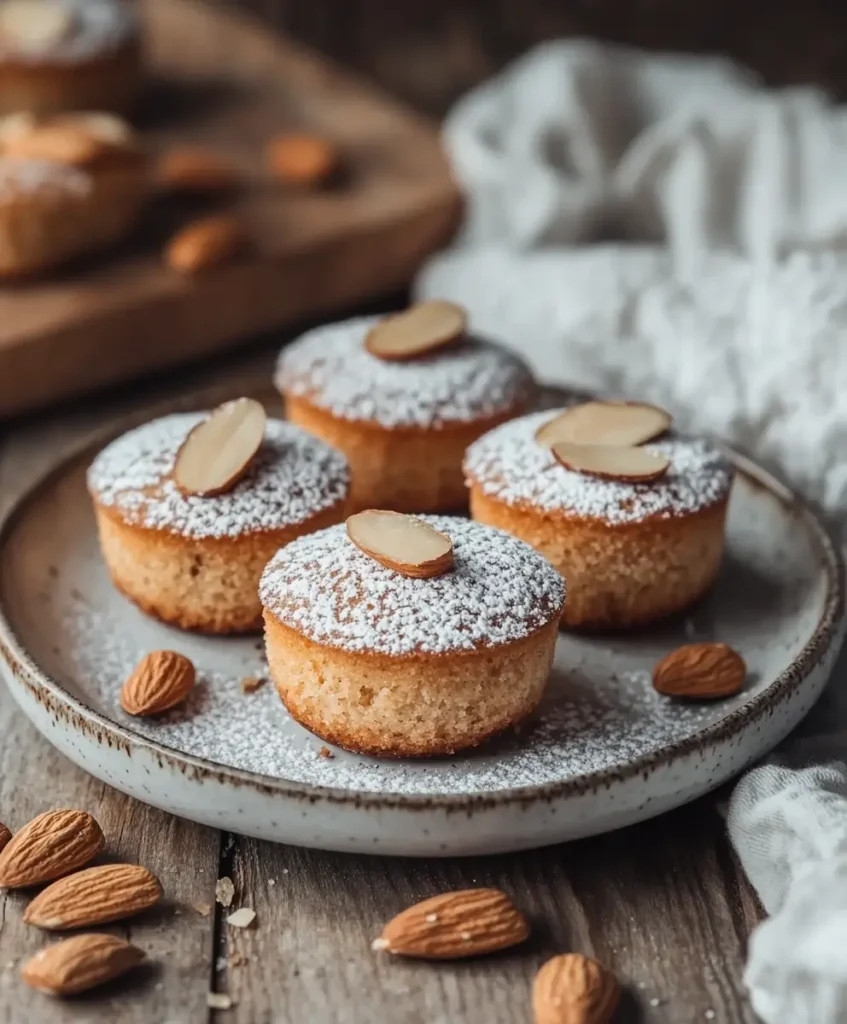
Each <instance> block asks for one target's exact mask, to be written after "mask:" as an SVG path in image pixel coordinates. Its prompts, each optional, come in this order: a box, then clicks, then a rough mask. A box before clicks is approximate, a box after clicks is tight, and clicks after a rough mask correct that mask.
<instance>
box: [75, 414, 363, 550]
mask: <svg viewBox="0 0 847 1024" xmlns="http://www.w3.org/2000/svg"><path fill="white" fill-rule="evenodd" d="M206 415H207V414H206V413H177V414H174V415H171V416H164V417H162V418H161V419H157V420H153V421H152V422H151V423H145V424H144V425H143V426H141V427H137V428H136V429H135V430H131V431H129V432H128V433H126V434H124V435H122V436H121V437H119V438H118V439H117V440H115V441H113V442H112V443H111V444H110V445H108V446H107V447H106V448H104V449H103V451H102V452H100V454H99V455H98V456H97V457H96V458H95V460H94V462H93V463H92V464H91V468H90V470H89V472H88V486H89V489H90V490H91V492H92V494H94V495H95V496H96V498H97V501H98V502H99V503H100V504H101V505H103V506H105V507H107V508H112V509H115V510H116V511H117V512H119V513H120V515H121V516H122V517H123V518H124V519H125V520H127V521H129V522H132V523H135V524H136V525H139V526H144V527H147V528H148V529H159V530H167V531H169V532H171V533H179V534H181V535H183V536H185V537H194V538H208V537H237V536H241V535H243V534H245V533H253V532H258V531H261V530H278V529H282V528H284V527H287V526H294V525H296V524H297V523H302V522H305V521H306V520H308V519H311V518H312V517H313V516H315V515H316V514H317V513H318V512H321V511H323V510H325V509H327V508H330V507H332V506H333V505H336V504H337V503H338V502H340V501H342V500H344V499H345V498H346V496H347V489H348V484H349V469H348V466H347V460H346V459H345V458H344V456H343V455H341V454H340V453H339V452H337V451H335V449H333V448H330V447H329V445H326V444H324V443H323V441H320V440H318V438H316V437H313V436H312V435H311V434H307V433H306V431H304V430H300V429H299V427H295V426H294V425H293V424H291V423H285V422H284V421H283V420H275V419H269V420H268V421H267V424H266V426H265V440H264V442H263V444H262V447H261V448H260V449H259V451H258V453H257V455H256V456H255V458H254V459H253V462H252V463H251V465H250V467H249V469H248V470H247V472H246V473H245V474H244V476H243V477H242V478H241V479H240V480H239V481H238V483H237V484H236V485H235V486H234V487H233V488H232V489H231V490H230V491H227V493H226V494H219V495H217V496H215V497H211V498H201V497H196V496H193V495H192V496H185V495H183V494H181V493H180V492H179V490H177V487H176V485H175V484H174V482H173V480H172V479H171V478H170V474H171V471H172V470H173V466H174V459H175V458H176V454H177V452H178V450H179V448H180V446H181V445H182V442H183V441H184V440H185V438H186V436H187V434H188V432H189V431H190V430H191V428H192V427H194V426H196V424H198V423H199V422H201V420H203V419H204V417H205V416H206Z"/></svg>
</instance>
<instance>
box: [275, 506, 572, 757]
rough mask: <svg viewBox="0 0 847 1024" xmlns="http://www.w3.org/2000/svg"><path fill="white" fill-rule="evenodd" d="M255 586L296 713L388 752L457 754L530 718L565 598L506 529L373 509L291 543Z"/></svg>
mask: <svg viewBox="0 0 847 1024" xmlns="http://www.w3.org/2000/svg"><path fill="white" fill-rule="evenodd" d="M259 593H260V596H261V599H262V605H263V606H264V615H265V644H266V649H267V657H268V663H269V665H270V672H271V677H272V678H273V680H274V682H275V684H276V687H277V690H278V691H279V695H280V697H281V698H282V700H283V702H284V704H285V705H286V707H287V708H288V710H289V712H290V713H291V715H292V716H293V717H294V718H295V719H297V721H299V722H300V723H302V724H303V725H305V726H306V727H307V728H308V729H311V730H312V731H313V732H315V733H317V734H318V735H319V736H321V737H323V738H324V739H326V740H328V741H330V742H331V743H337V744H339V745H340V746H342V747H346V748H347V749H348V750H354V751H359V752H362V753H369V754H378V755H384V756H389V757H407V756H408V757H417V756H427V755H435V754H451V753H454V752H455V751H457V750H462V749H463V748H466V747H472V746H475V745H476V744H479V743H482V742H483V740H485V739H486V738H488V737H489V736H492V735H494V734H495V733H497V732H500V731H501V730H503V729H505V728H507V727H508V726H510V725H513V724H514V723H516V722H519V721H520V720H521V719H523V718H525V717H526V716H527V715H528V714H530V712H531V711H532V710H533V709H534V708H535V707H536V705H537V704H538V702H539V700H540V699H541V694H542V692H543V690H544V686H545V683H546V681H547V677H548V675H549V672H550V667H551V664H552V661H553V653H554V649H555V645H556V635H557V632H558V621H559V617H560V615H561V612H562V605H563V603H564V600H565V586H564V581H563V580H562V578H561V576H560V575H559V574H558V573H557V572H556V571H555V570H554V569H553V567H552V566H551V565H550V564H549V563H548V562H546V561H545V560H544V559H543V558H541V556H540V555H538V554H537V553H536V552H534V551H533V550H532V549H531V548H530V547H529V546H528V545H526V544H524V543H523V542H522V541H519V540H517V539H516V538H514V537H510V536H508V535H507V534H505V533H502V532H501V531H500V530H493V529H491V528H490V527H487V526H482V525H481V524H479V523H473V522H470V521H469V520H467V519H459V518H451V517H448V516H422V517H420V518H413V517H411V516H406V515H398V514H397V513H393V512H378V511H372V510H369V511H366V512H361V513H359V514H358V515H356V516H351V517H350V519H349V520H348V521H347V527H346V528H345V527H344V526H343V525H340V526H333V527H330V528H329V529H328V530H321V531H320V532H319V533H315V534H312V535H311V536H309V537H303V538H301V539H300V540H297V541H295V542H294V543H293V544H289V545H288V547H286V548H283V549H282V550H281V551H280V552H279V553H278V554H277V555H276V556H275V557H274V558H273V559H272V561H271V562H270V563H269V565H268V567H267V568H266V569H265V572H264V574H263V575H262V582H261V585H260V590H259Z"/></svg>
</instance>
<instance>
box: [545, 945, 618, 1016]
mask: <svg viewBox="0 0 847 1024" xmlns="http://www.w3.org/2000/svg"><path fill="white" fill-rule="evenodd" d="M619 998H620V986H619V985H618V982H617V979H616V978H615V976H614V975H613V974H612V973H611V972H610V971H607V970H606V968H605V967H603V966H601V965H600V964H598V963H597V961H596V960H591V959H590V958H589V957H587V956H583V955H582V953H564V954H562V955H561V956H554V957H553V959H552V960H548V961H547V963H546V964H544V965H543V966H542V967H541V969H540V970H539V972H538V974H536V976H535V983H534V984H533V987H532V1008H533V1011H534V1013H535V1022H536V1024H608V1022H609V1021H610V1020H611V1019H612V1014H613V1013H614V1012H615V1007H616V1006H617V1005H618V999H619Z"/></svg>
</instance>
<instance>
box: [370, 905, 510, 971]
mask: <svg viewBox="0 0 847 1024" xmlns="http://www.w3.org/2000/svg"><path fill="white" fill-rule="evenodd" d="M528 935H529V925H528V924H527V922H526V919H525V918H524V916H523V915H522V914H521V912H520V911H519V910H517V909H516V907H515V906H514V904H513V903H512V901H511V900H510V899H509V897H508V896H507V895H506V894H505V893H503V892H500V890H499V889H464V890H461V891H459V892H446V893H443V894H442V895H440V896H433V898H432V899H429V900H424V901H423V902H422V903H416V904H415V905H414V906H413V907H409V908H408V910H404V911H403V912H402V913H401V914H398V915H397V917H395V918H393V919H392V920H391V921H389V922H388V924H387V925H386V926H385V928H384V929H383V932H382V935H381V936H380V938H378V939H377V940H376V941H375V942H374V943H373V948H374V949H375V950H382V949H384V950H387V951H388V952H389V953H398V954H400V955H402V956H413V957H420V958H422V959H425V960H454V959H457V958H459V957H466V956H479V955H480V954H481V953H493V952H495V950H498V949H506V948H507V947H509V946H515V945H517V944H518V943H519V942H523V941H524V939H526V937H527V936H528Z"/></svg>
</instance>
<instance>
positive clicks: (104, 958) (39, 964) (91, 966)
mask: <svg viewBox="0 0 847 1024" xmlns="http://www.w3.org/2000/svg"><path fill="white" fill-rule="evenodd" d="M143 959H144V953H143V952H142V951H141V950H140V949H138V948H137V947H136V946H132V945H130V944H129V943H128V942H127V941H126V940H124V939H119V938H118V937H117V936H116V935H93V934H89V935H75V936H74V937H73V938H72V939H64V940H63V941H62V942H57V943H56V944H55V945H53V946H48V947H47V948H46V949H42V950H41V951H40V952H39V953H36V954H35V956H34V957H32V959H30V960H27V962H26V963H25V964H24V965H23V967H22V968H21V977H22V978H23V980H24V981H25V982H26V983H27V985H30V986H32V988H37V989H40V990H41V991H42V992H50V993H51V994H52V995H55V996H72V995H75V994H76V993H77V992H85V991H87V990H88V989H90V988H94V986H95V985H102V984H103V983H104V982H106V981H111V980H112V979H113V978H117V977H118V975H120V974H124V973H125V972H126V971H128V970H130V968H132V967H135V966H136V964H140V963H141V961H142V960H143Z"/></svg>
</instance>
